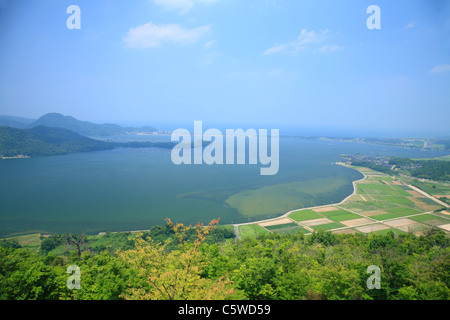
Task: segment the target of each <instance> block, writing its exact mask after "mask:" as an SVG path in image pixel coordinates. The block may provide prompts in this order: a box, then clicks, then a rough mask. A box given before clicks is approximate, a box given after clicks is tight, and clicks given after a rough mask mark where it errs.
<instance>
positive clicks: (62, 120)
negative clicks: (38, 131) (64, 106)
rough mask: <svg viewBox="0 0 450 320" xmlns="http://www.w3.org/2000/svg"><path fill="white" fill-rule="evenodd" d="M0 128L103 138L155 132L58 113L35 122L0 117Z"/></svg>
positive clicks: (149, 129) (152, 129) (46, 115)
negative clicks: (64, 131)
mask: <svg viewBox="0 0 450 320" xmlns="http://www.w3.org/2000/svg"><path fill="white" fill-rule="evenodd" d="M0 126H7V127H12V128H17V129H31V128H34V127H37V126H45V127H53V128H63V129H68V130H70V131H73V132H75V133H78V134H81V135H84V136H88V137H105V136H112V135H116V134H124V133H127V132H156V131H157V129H155V128H154V127H151V126H145V127H140V128H133V127H122V126H120V125H118V124H109V123H105V124H96V123H92V122H89V121H81V120H78V119H75V118H74V117H71V116H63V115H62V114H59V113H48V114H45V115H43V116H42V117H40V118H39V119H37V120H34V119H27V118H22V117H13V116H0Z"/></svg>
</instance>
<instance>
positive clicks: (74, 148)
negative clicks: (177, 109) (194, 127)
mask: <svg viewBox="0 0 450 320" xmlns="http://www.w3.org/2000/svg"><path fill="white" fill-rule="evenodd" d="M173 146H174V144H173V143H172V142H150V141H143V142H109V141H102V140H96V139H91V138H88V137H85V136H82V135H80V134H78V133H75V132H72V131H70V130H68V129H63V128H53V127H45V126H37V127H34V128H32V129H17V128H10V127H0V156H4V157H14V156H17V155H24V156H48V155H61V154H67V153H72V152H89V151H99V150H108V149H113V148H118V147H123V148H149V147H158V148H173Z"/></svg>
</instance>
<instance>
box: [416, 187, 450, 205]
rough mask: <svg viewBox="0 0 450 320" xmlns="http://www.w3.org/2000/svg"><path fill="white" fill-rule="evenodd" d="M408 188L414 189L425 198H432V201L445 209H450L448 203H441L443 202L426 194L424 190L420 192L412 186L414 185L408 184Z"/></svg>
mask: <svg viewBox="0 0 450 320" xmlns="http://www.w3.org/2000/svg"><path fill="white" fill-rule="evenodd" d="M407 186H408V187H410V188H411V189H413V190H414V191H417V192H419V193H420V194H423V195H424V196H425V197H427V198H430V199H431V200H433V201H435V202H437V203H439V204H440V205H442V206H444V207H446V208H449V207H450V206H449V205H448V204H447V203H445V202H443V201H441V200H439V199H436V198H435V197H433V196H432V195H429V194H428V193H426V192H425V191H423V190H420V189H419V188H417V187H414V186H412V185H410V184H408V185H407Z"/></svg>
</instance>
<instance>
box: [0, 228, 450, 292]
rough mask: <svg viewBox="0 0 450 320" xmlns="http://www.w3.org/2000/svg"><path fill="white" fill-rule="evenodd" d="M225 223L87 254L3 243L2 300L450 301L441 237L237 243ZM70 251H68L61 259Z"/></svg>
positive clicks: (77, 243) (120, 238) (73, 239)
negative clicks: (376, 283) (72, 269)
mask: <svg viewBox="0 0 450 320" xmlns="http://www.w3.org/2000/svg"><path fill="white" fill-rule="evenodd" d="M217 222H218V221H212V222H211V223H210V225H208V226H202V225H198V226H195V227H187V226H184V225H182V224H174V223H172V222H171V221H170V220H168V221H167V225H166V226H159V227H158V226H157V227H153V228H152V230H151V231H150V232H146V233H142V234H140V235H138V236H132V235H131V234H123V233H119V234H106V235H103V236H99V238H102V237H106V238H103V240H102V241H105V240H107V239H108V238H109V239H111V240H114V241H113V242H111V243H115V246H108V245H101V246H99V245H98V244H95V243H94V244H92V243H91V244H88V243H86V241H85V240H84V236H83V235H69V234H66V235H59V236H54V237H50V238H46V239H44V240H43V241H42V246H41V250H40V252H39V253H33V252H31V251H29V250H28V249H24V248H20V246H19V245H18V244H17V243H14V242H11V241H3V242H1V246H0V298H1V299H70V300H72V299H73V300H116V299H136V300H139V299H145V300H148V299H158V300H161V299H165V300H171V299H197V300H198V299H199V300H204V299H220V300H222V299H239V300H240V299H252V300H253V299H254V300H258V299H265V300H272V299H273V300H291V299H295V300H298V299H323V300H325V299H330V300H337V299H345V300H360V299H362V300H372V299H376V300H391V299H393V300H398V299H401V300H412V299H434V300H438V299H439V300H440V299H449V298H450V289H449V288H450V274H449V272H448V270H449V269H450V256H449V254H450V247H449V244H450V240H449V239H448V238H446V236H445V234H444V233H443V232H441V231H438V230H434V229H433V230H430V231H429V232H428V234H426V235H423V236H419V237H418V236H415V235H412V234H401V235H396V234H395V233H393V232H391V233H388V234H385V235H382V234H377V233H371V234H368V235H365V234H342V235H336V234H331V233H329V232H318V233H314V234H313V235H311V236H306V237H305V236H304V235H303V234H302V233H299V234H296V235H283V236H281V235H278V234H271V235H269V236H267V235H266V236H259V237H257V238H255V239H244V240H238V241H234V239H232V238H231V237H232V234H233V233H232V232H230V230H229V229H226V228H224V227H221V226H219V227H217ZM103 243H104V244H106V243H107V242H103ZM61 244H64V245H66V246H67V250H65V251H64V252H61V253H56V251H55V248H56V247H58V246H61ZM71 265H76V266H78V267H79V268H80V270H81V275H80V288H79V289H72V290H71V289H69V288H68V286H67V283H68V278H69V276H70V274H68V273H67V268H68V266H71ZM372 265H374V266H377V267H379V268H380V270H381V279H380V284H381V287H380V288H379V289H369V288H368V285H367V283H368V279H369V277H370V276H371V274H370V273H368V272H367V270H368V267H369V266H372Z"/></svg>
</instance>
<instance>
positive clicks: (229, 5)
mask: <svg viewBox="0 0 450 320" xmlns="http://www.w3.org/2000/svg"><path fill="white" fill-rule="evenodd" d="M372 4H375V5H378V6H379V7H380V9H381V29H379V30H369V29H368V28H367V26H366V21H367V19H368V18H369V16H370V14H368V13H367V12H366V10H367V8H368V6H369V5H372ZM70 5H78V6H79V7H80V9H81V29H79V30H69V29H68V28H67V26H66V20H67V19H68V18H69V16H70V14H68V13H66V9H67V7H69V6H70ZM0 70H1V71H0V114H3V115H17V116H23V117H29V118H37V117H39V116H41V115H43V114H45V113H48V112H59V113H62V114H65V115H72V116H74V117H76V118H79V119H82V120H89V121H93V122H102V123H103V122H113V123H120V124H148V125H155V126H159V127H160V128H165V129H176V128H177V127H180V126H184V127H186V128H190V127H192V126H193V122H194V120H202V121H203V123H204V127H214V126H216V127H224V128H225V127H227V128H237V127H241V128H244V129H245V128H257V127H262V128H267V129H271V128H279V129H280V134H283V133H292V132H296V133H300V134H333V133H334V134H353V135H371V136H387V135H394V136H413V135H416V136H419V135H422V136H423V135H449V133H450V130H449V125H448V123H449V119H450V1H445V0H444V1H440V0H434V1H429V0H408V1H402V0H398V1H382V0H371V1H365V0H340V1H338V0H303V1H293V0H289V1H288V0H284V1H283V0H245V1H243V0H133V1H122V0H107V1H106V0H95V1H92V0H91V1H86V0H70V1H66V0H39V1H38V0H28V1H24V0H0ZM283 130H284V131H283Z"/></svg>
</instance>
